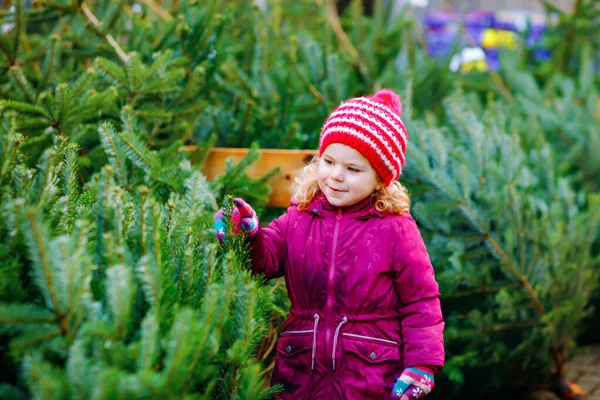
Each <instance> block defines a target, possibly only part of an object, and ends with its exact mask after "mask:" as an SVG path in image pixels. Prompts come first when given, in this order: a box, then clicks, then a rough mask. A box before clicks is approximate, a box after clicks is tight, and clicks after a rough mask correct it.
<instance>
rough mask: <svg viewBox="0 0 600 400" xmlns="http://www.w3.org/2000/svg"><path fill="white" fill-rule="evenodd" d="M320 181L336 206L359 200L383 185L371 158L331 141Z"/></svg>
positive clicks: (321, 166) (324, 153)
mask: <svg viewBox="0 0 600 400" xmlns="http://www.w3.org/2000/svg"><path fill="white" fill-rule="evenodd" d="M318 181H319V188H320V189H321V191H322V192H323V193H325V196H327V200H328V201H329V203H331V204H332V205H334V206H336V207H347V206H351V205H353V204H356V203H358V202H359V201H361V200H362V199H364V198H366V197H367V196H370V195H371V194H372V193H373V190H374V189H375V188H377V189H379V187H380V184H379V183H378V182H377V174H376V173H375V170H373V168H372V167H371V164H370V163H369V160H367V159H366V158H365V157H364V156H363V155H362V154H360V153H359V152H358V151H356V150H354V149H353V148H352V147H348V146H346V145H344V144H341V143H333V144H330V145H329V146H327V148H326V149H325V151H324V152H323V155H322V157H321V161H320V162H319V174H318Z"/></svg>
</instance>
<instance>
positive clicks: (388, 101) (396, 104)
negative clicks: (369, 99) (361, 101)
mask: <svg viewBox="0 0 600 400" xmlns="http://www.w3.org/2000/svg"><path fill="white" fill-rule="evenodd" d="M373 98H374V99H375V100H378V101H380V102H382V103H384V104H385V105H386V106H388V107H389V108H391V109H392V111H393V112H394V113H396V115H398V116H399V117H400V116H401V115H402V101H400V96H398V95H397V94H396V93H394V92H392V91H391V90H388V89H381V90H378V91H377V93H375V95H374V96H373Z"/></svg>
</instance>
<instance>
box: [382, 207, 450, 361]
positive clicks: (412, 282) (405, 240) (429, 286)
mask: <svg viewBox="0 0 600 400" xmlns="http://www.w3.org/2000/svg"><path fill="white" fill-rule="evenodd" d="M401 218H402V220H401V221H400V227H399V235H398V236H399V237H398V243H397V245H396V254H395V267H394V268H395V270H396V271H395V272H396V281H395V286H396V291H397V293H398V296H399V301H398V314H399V316H400V322H401V328H402V340H403V343H404V366H405V367H414V366H419V365H430V366H438V367H443V366H444V358H445V352H444V336H443V333H444V319H443V317H442V310H441V307H440V292H439V287H438V284H437V282H436V280H435V276H434V272H433V266H432V265H431V260H430V259H429V254H428V253H427V249H426V248H425V243H424V242H423V238H422V237H421V233H420V232H419V228H418V227H417V223H416V222H415V220H414V219H413V218H412V216H410V215H409V214H407V215H405V216H402V217H401Z"/></svg>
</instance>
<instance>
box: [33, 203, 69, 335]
mask: <svg viewBox="0 0 600 400" xmlns="http://www.w3.org/2000/svg"><path fill="white" fill-rule="evenodd" d="M27 219H28V220H29V225H30V227H31V233H32V235H31V239H32V240H33V242H34V243H31V244H30V246H32V247H33V246H35V250H34V251H35V252H36V253H37V255H38V256H37V257H36V258H37V259H38V260H39V261H40V266H41V268H42V272H43V274H44V276H43V277H44V279H45V283H46V287H47V288H48V294H49V295H50V299H51V300H52V306H53V308H54V312H55V313H56V314H57V315H58V316H60V315H61V314H62V311H61V306H60V302H59V301H58V296H57V293H56V288H55V286H54V281H53V279H52V271H51V270H52V266H51V265H50V261H49V260H48V256H47V255H46V241H45V240H44V239H43V238H42V236H43V234H42V230H41V227H40V226H39V222H38V216H37V212H36V211H35V210H34V209H31V210H29V211H28V212H27ZM61 325H63V326H64V323H63V322H62V321H61ZM65 332H68V330H65Z"/></svg>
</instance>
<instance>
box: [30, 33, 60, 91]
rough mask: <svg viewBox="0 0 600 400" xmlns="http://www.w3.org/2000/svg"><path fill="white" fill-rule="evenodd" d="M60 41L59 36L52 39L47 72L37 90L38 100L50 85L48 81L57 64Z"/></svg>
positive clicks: (55, 35) (53, 36)
mask: <svg viewBox="0 0 600 400" xmlns="http://www.w3.org/2000/svg"><path fill="white" fill-rule="evenodd" d="M58 39H59V36H58V34H54V35H52V36H51V37H50V41H51V43H50V49H49V51H50V53H49V54H48V59H47V61H46V62H47V65H46V70H45V71H44V74H43V75H42V79H41V80H40V84H39V85H38V89H37V93H36V95H35V98H36V99H37V98H38V96H39V95H40V93H41V92H42V91H43V90H44V88H45V87H46V85H47V84H48V79H49V78H50V75H51V74H52V67H54V64H55V63H56V61H55V57H56V47H57V46H58Z"/></svg>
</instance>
